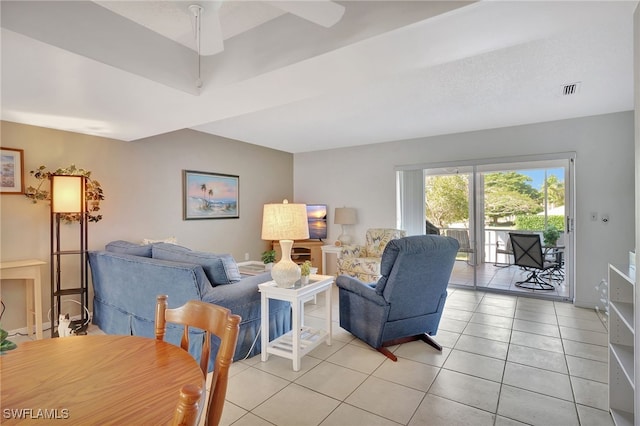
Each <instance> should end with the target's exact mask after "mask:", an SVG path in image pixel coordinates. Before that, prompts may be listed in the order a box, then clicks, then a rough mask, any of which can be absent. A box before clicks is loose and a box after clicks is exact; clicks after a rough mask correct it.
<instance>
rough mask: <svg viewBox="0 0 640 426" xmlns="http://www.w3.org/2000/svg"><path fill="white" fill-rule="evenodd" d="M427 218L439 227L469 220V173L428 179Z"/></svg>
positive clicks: (426, 196) (426, 192)
mask: <svg viewBox="0 0 640 426" xmlns="http://www.w3.org/2000/svg"><path fill="white" fill-rule="evenodd" d="M425 198H426V204H427V206H426V212H427V220H429V222H431V223H433V224H434V225H436V226H437V227H439V228H446V227H447V226H448V225H449V224H450V223H454V222H461V221H468V220H469V178H468V176H467V175H464V174H463V175H459V174H457V175H449V176H429V177H427V181H426V190H425Z"/></svg>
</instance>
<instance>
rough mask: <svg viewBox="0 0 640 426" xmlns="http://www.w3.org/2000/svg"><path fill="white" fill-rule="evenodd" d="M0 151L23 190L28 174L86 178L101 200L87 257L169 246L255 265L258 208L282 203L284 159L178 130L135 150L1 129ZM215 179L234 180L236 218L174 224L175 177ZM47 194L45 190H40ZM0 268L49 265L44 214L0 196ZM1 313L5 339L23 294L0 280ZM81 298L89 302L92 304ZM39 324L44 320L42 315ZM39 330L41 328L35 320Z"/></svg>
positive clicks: (44, 208) (17, 321) (260, 245)
mask: <svg viewBox="0 0 640 426" xmlns="http://www.w3.org/2000/svg"><path fill="white" fill-rule="evenodd" d="M0 124H1V128H0V130H1V132H2V133H1V134H2V146H3V147H9V148H18V149H23V150H24V163H25V171H26V172H25V180H26V182H27V185H29V184H31V185H35V184H36V180H35V179H34V178H31V177H30V176H29V171H30V170H34V169H36V168H37V167H39V166H40V165H45V166H47V167H48V169H49V170H55V169H56V168H58V167H66V166H69V165H70V164H75V165H76V166H77V167H82V168H84V169H87V170H91V171H92V178H94V179H97V180H98V181H99V182H100V183H101V185H102V188H103V190H104V193H105V200H104V201H103V202H102V203H101V213H102V214H103V216H104V219H103V220H101V221H100V222H98V223H90V224H89V248H90V249H101V248H103V247H104V245H105V244H106V243H107V242H109V241H112V240H117V239H123V240H128V241H134V242H140V241H141V240H142V239H143V238H152V239H159V238H165V237H168V236H175V237H176V238H177V239H178V243H180V244H183V245H185V246H187V247H190V248H192V249H196V250H206V251H212V252H217V253H231V254H232V255H233V256H234V257H235V258H236V259H238V260H243V259H244V254H245V253H249V254H250V256H251V259H260V254H261V253H262V251H264V250H265V249H266V248H267V247H268V243H267V242H266V241H262V240H261V239H260V233H261V227H262V206H263V204H264V203H266V202H279V201H281V200H282V199H283V198H292V194H293V183H292V182H293V156H292V155H291V154H289V153H285V152H282V151H276V150H272V149H267V148H263V147H259V146H256V145H251V144H247V143H243V142H239V141H234V140H230V139H225V138H221V137H215V136H211V135H208V134H204V133H200V132H196V131H192V130H182V131H177V132H173V133H168V134H165V135H160V136H155V137H151V138H147V139H143V140H139V141H136V142H123V141H117V140H112V139H104V138H99V137H93V136H87V135H83V134H78V133H70V132H63V131H57V130H51V129H45V128H41V127H34V126H26V125H21V124H17V123H11V122H6V121H4V122H1V123H0ZM185 169H186V170H198V171H205V172H217V173H225V174H231V175H238V176H239V177H240V202H239V208H240V218H239V219H219V220H189V221H184V220H183V219H182V170H185ZM47 187H48V185H47ZM0 203H1V204H0V215H1V216H0V218H1V228H0V231H1V234H0V241H1V245H0V249H1V250H0V259H1V260H2V261H8V260H18V259H29V258H36V259H41V260H44V261H47V262H48V261H49V254H50V253H49V206H48V204H47V203H38V204H36V205H34V204H31V203H30V201H29V200H28V199H27V198H26V197H24V196H22V195H4V194H3V195H2V196H0ZM43 274H44V277H43V287H44V292H43V301H42V303H43V307H44V312H45V314H46V312H47V311H48V309H49V304H50V302H49V297H50V296H49V295H50V292H49V284H50V278H49V275H50V274H49V267H48V266H46V267H44V268H43ZM0 291H1V294H2V300H3V301H4V303H5V305H6V306H7V310H6V312H5V314H4V316H3V317H2V325H3V327H4V328H5V329H16V328H20V327H24V326H25V325H26V316H25V309H24V306H25V293H24V286H23V284H22V283H21V282H19V281H10V280H3V281H2V287H0ZM92 297H93V296H92V293H91V294H90V300H91V299H92ZM45 316H46V315H45ZM45 321H46V319H45Z"/></svg>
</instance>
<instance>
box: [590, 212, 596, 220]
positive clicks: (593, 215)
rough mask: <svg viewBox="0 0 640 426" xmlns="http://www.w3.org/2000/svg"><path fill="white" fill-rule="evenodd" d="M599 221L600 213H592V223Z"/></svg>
mask: <svg viewBox="0 0 640 426" xmlns="http://www.w3.org/2000/svg"><path fill="white" fill-rule="evenodd" d="M597 220H598V213H596V212H592V213H591V221H592V222H597Z"/></svg>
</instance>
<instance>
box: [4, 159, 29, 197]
mask: <svg viewBox="0 0 640 426" xmlns="http://www.w3.org/2000/svg"><path fill="white" fill-rule="evenodd" d="M0 149H2V160H1V161H2V183H1V184H0V193H2V194H24V151H23V150H21V149H13V148H0Z"/></svg>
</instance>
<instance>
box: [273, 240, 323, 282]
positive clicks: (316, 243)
mask: <svg viewBox="0 0 640 426" xmlns="http://www.w3.org/2000/svg"><path fill="white" fill-rule="evenodd" d="M323 245H324V243H323V242H322V240H299V241H294V242H293V247H292V248H291V260H293V261H294V262H295V263H297V264H298V265H300V264H302V263H304V261H305V260H309V261H311V266H313V267H314V268H318V275H322V274H323V271H322V246H323ZM272 247H273V249H274V250H275V251H276V262H277V261H279V260H280V259H281V258H282V252H281V250H280V243H279V242H278V241H273V243H272Z"/></svg>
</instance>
